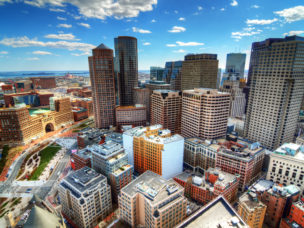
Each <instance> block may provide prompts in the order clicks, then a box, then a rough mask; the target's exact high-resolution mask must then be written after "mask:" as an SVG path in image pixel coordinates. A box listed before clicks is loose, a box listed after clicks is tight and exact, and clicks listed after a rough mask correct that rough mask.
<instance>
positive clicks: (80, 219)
mask: <svg viewBox="0 0 304 228" xmlns="http://www.w3.org/2000/svg"><path fill="white" fill-rule="evenodd" d="M58 192H59V196H60V201H61V206H62V210H61V213H62V215H63V217H64V218H65V219H67V220H68V222H69V223H71V224H72V225H73V227H76V228H92V227H95V226H96V225H97V224H98V222H99V221H101V220H102V219H104V218H105V217H106V216H108V214H109V213H110V212H111V210H112V201H111V188H110V186H109V185H108V183H107V178H106V177H105V176H103V175H101V174H99V173H97V172H95V171H94V170H93V169H91V168H89V167H84V168H82V169H79V170H77V171H75V172H73V173H72V174H70V175H68V176H67V177H65V178H64V179H63V180H62V181H61V183H60V184H59V187H58Z"/></svg>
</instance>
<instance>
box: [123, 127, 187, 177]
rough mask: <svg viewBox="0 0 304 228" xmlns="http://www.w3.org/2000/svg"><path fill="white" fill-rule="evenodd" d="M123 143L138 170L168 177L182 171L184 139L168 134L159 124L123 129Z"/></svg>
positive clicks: (131, 161) (130, 161) (130, 160)
mask: <svg viewBox="0 0 304 228" xmlns="http://www.w3.org/2000/svg"><path fill="white" fill-rule="evenodd" d="M123 146H124V149H125V151H126V153H127V154H128V161H129V163H130V164H132V165H133V164H134V170H135V171H136V172H138V173H144V172H145V171H147V170H151V171H153V172H154V173H157V174H159V175H161V176H162V177H163V178H165V179H169V178H172V177H174V176H176V175H177V174H179V173H181V172H182V171H183V154H184V138H183V137H181V136H180V135H178V134H176V135H171V132H170V130H167V129H166V130H164V129H163V127H162V125H153V126H150V127H136V128H133V129H130V130H128V131H125V132H124V134H123Z"/></svg>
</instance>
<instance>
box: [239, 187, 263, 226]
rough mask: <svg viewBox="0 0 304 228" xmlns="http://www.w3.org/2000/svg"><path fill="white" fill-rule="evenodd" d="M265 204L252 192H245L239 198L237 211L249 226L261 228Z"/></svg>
mask: <svg viewBox="0 0 304 228" xmlns="http://www.w3.org/2000/svg"><path fill="white" fill-rule="evenodd" d="M266 208H267V207H266V205H265V204H264V203H262V202H261V201H260V200H259V199H258V198H257V195H256V193H254V192H246V193H244V194H243V195H242V196H241V197H240V198H239V204H238V213H239V215H240V216H241V217H242V219H243V220H244V221H245V222H246V223H247V224H248V225H249V227H250V228H262V227H263V222H264V218H265V214H266Z"/></svg>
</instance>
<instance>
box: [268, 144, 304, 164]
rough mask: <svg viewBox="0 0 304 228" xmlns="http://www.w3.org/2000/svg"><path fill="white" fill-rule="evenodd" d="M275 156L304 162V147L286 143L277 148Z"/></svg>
mask: <svg viewBox="0 0 304 228" xmlns="http://www.w3.org/2000/svg"><path fill="white" fill-rule="evenodd" d="M273 154H274V155H281V156H290V157H293V158H295V159H296V160H299V161H304V147H303V146H302V145H299V144H295V143H284V144H283V145H282V146H280V147H279V148H277V149H276V150H275V151H274V152H273Z"/></svg>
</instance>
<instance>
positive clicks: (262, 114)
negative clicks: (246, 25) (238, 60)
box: [244, 36, 304, 149]
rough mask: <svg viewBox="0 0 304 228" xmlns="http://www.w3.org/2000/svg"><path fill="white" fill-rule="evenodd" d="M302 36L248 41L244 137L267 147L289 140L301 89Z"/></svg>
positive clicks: (303, 88) (303, 77)
mask: <svg viewBox="0 0 304 228" xmlns="http://www.w3.org/2000/svg"><path fill="white" fill-rule="evenodd" d="M303 52H304V38H302V37H298V36H290V37H285V38H278V39H267V40H264V41H261V42H255V43H253V44H252V52H251V59H250V67H249V75H248V78H249V80H250V81H249V85H250V91H249V100H248V107H247V114H246V121H245V129H244V134H245V137H247V138H248V139H250V140H252V141H259V142H260V143H261V144H262V145H264V146H265V147H267V148H268V149H275V148H277V147H279V146H280V145H282V144H283V143H285V142H292V141H293V138H294V133H295V130H296V124H297V120H298V116H299V111H300V107H301V102H302V98H303V93H304V71H303V68H304V55H303Z"/></svg>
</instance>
